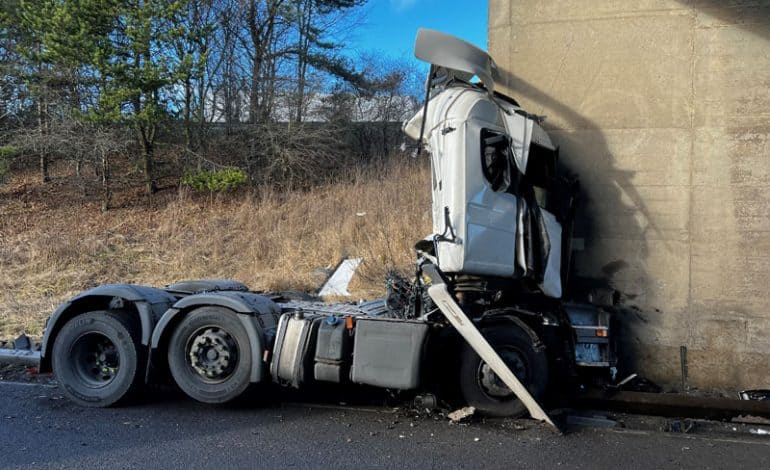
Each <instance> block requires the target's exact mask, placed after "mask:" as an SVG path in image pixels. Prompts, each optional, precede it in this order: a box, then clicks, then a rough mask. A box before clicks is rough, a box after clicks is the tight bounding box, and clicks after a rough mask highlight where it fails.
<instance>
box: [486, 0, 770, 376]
mask: <svg viewBox="0 0 770 470" xmlns="http://www.w3.org/2000/svg"><path fill="white" fill-rule="evenodd" d="M489 50H490V53H491V55H492V57H494V58H495V60H496V61H497V63H498V65H499V66H500V68H501V69H502V72H503V73H502V75H503V77H502V78H501V82H502V83H501V84H500V85H501V89H502V90H503V91H504V92H508V93H510V94H511V95H512V96H514V97H516V98H517V99H519V100H520V101H521V103H522V105H523V106H524V107H525V108H526V109H528V110H529V111H531V112H535V113H538V114H545V115H547V116H548V120H547V121H546V127H547V128H548V129H549V130H550V133H551V135H552V136H553V137H554V138H555V139H556V140H557V141H558V143H559V144H560V145H561V149H562V160H563V162H564V163H565V164H566V165H567V166H568V167H570V168H572V169H573V170H574V171H576V172H578V173H579V174H580V176H581V181H582V183H583V188H584V192H585V198H584V201H583V208H582V223H581V224H580V226H579V227H578V232H579V234H578V236H582V237H585V248H584V250H582V251H579V252H577V253H576V254H575V256H576V258H575V268H576V272H577V273H578V274H579V275H581V276H585V277H588V278H591V279H594V280H597V281H599V282H607V283H609V284H611V285H612V286H614V287H615V288H617V289H619V290H620V291H621V292H622V293H623V301H624V304H625V308H624V309H623V312H622V313H621V315H620V320H621V323H622V327H623V341H624V343H623V345H622V347H623V349H624V351H625V352H626V356H628V357H626V359H625V361H626V365H627V367H628V368H632V370H639V371H641V372H643V373H644V374H645V375H647V376H648V377H650V378H652V379H654V380H656V381H659V382H663V383H668V384H673V385H678V384H680V383H681V382H680V381H681V368H680V347H681V346H685V347H686V348H687V362H688V383H689V385H690V386H695V387H701V388H722V389H727V390H734V389H737V388H742V387H763V388H770V1H767V0H759V1H741V0H729V1H727V0H725V1H719V0H712V1H708V0H691V1H684V0H683V1H674V0H639V1H618V0H515V1H514V0H489Z"/></svg>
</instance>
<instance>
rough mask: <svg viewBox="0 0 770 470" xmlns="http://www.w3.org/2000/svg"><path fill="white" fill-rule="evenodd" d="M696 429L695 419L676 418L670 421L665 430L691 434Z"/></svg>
mask: <svg viewBox="0 0 770 470" xmlns="http://www.w3.org/2000/svg"><path fill="white" fill-rule="evenodd" d="M693 430H695V421H694V420H692V419H681V420H680V419H675V420H673V421H670V422H669V423H668V425H667V426H666V428H665V429H664V431H666V432H678V433H683V434H689V433H691V432H693Z"/></svg>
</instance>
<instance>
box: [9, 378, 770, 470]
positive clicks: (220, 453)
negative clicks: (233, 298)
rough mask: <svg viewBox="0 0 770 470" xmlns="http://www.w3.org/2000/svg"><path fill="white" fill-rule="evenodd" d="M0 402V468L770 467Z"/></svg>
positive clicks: (637, 450) (275, 419)
mask: <svg viewBox="0 0 770 470" xmlns="http://www.w3.org/2000/svg"><path fill="white" fill-rule="evenodd" d="M0 396H1V397H2V398H0V466H2V467H4V468H110V469H117V468H186V469H203V468H293V467H298V468H335V469H337V468H404V467H407V468H474V469H480V468H557V467H558V468H588V469H598V468H613V469H615V468H625V469H631V468H683V467H686V468H731V469H732V468H750V469H765V468H770V438H761V437H749V436H732V437H729V436H728V437H715V436H710V435H707V436H690V435H676V434H670V433H663V432H655V431H653V432H647V431H631V430H608V429H591V428H587V429H586V428H584V429H580V430H573V431H571V432H569V433H568V434H567V435H566V436H559V435H556V434H554V433H552V432H551V431H550V430H549V429H547V428H546V427H544V426H541V425H537V424H535V423H533V422H531V421H525V420H522V421H510V420H508V421H496V422H491V423H490V422H487V423H481V422H479V423H472V424H469V425H456V424H450V423H449V422H448V421H447V420H445V419H443V418H437V417H434V418H431V417H427V418H415V417H413V416H412V417H410V416H409V414H408V413H406V412H396V411H394V410H392V409H389V408H384V407H374V408H359V407H353V406H328V405H326V406H325V405H311V404H285V405H278V404H275V403H273V404H268V405H262V406H259V405H253V406H252V405H249V404H242V405H240V406H237V407H232V406H231V407H210V406H205V405H201V404H198V403H194V402H192V401H189V400H187V399H184V398H182V397H179V396H176V395H173V394H171V395H169V394H168V393H160V394H159V395H158V396H155V397H151V398H149V399H147V400H144V401H143V402H141V403H140V404H137V405H133V406H128V407H123V408H113V409H86V408H79V407H77V406H74V405H72V404H71V403H69V402H68V401H67V400H66V399H65V398H63V397H62V396H61V394H60V393H59V391H58V390H57V389H56V388H55V387H51V386H43V385H35V384H13V383H3V382H0ZM258 398H259V397H258V396H255V397H253V399H254V400H255V401H258ZM522 424H523V426H522ZM521 427H524V428H525V429H520V428H521Z"/></svg>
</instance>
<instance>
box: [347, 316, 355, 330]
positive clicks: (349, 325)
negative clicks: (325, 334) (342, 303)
mask: <svg viewBox="0 0 770 470" xmlns="http://www.w3.org/2000/svg"><path fill="white" fill-rule="evenodd" d="M345 328H346V329H348V330H352V329H353V317H345Z"/></svg>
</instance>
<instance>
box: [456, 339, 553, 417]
mask: <svg viewBox="0 0 770 470" xmlns="http://www.w3.org/2000/svg"><path fill="white" fill-rule="evenodd" d="M482 334H483V335H484V338H486V340H487V341H488V342H489V344H490V346H492V348H493V349H494V350H495V352H497V354H499V355H500V358H501V359H502V360H503V362H505V364H506V365H507V366H508V368H510V369H511V372H513V374H514V375H515V376H516V378H517V379H519V381H520V382H521V383H522V385H524V386H525V387H526V388H527V390H528V391H529V393H531V394H532V396H533V397H534V398H535V399H537V398H538V397H539V396H541V395H542V394H543V392H544V391H545V386H546V384H547V382H548V359H547V357H546V355H545V351H543V350H542V349H538V350H536V349H535V345H534V342H533V340H532V338H531V337H530V336H529V335H528V334H527V333H526V332H524V331H522V330H521V328H518V327H515V326H507V325H506V326H498V327H495V328H486V329H484V330H482ZM460 390H461V392H462V395H463V398H465V401H466V402H467V403H468V405H470V406H473V407H474V408H476V409H477V410H478V411H479V412H480V413H481V414H484V415H487V416H509V417H520V416H523V415H525V414H526V413H527V408H526V407H525V406H524V404H523V403H522V402H521V400H519V399H518V398H517V397H516V395H515V394H514V393H513V392H512V391H511V389H509V388H508V386H507V385H505V383H503V381H502V380H500V377H498V376H497V374H495V373H494V371H492V369H491V368H490V367H489V365H487V363H486V362H484V361H483V360H481V358H480V357H479V355H478V354H476V351H474V350H473V348H471V346H470V345H469V344H467V343H465V344H464V345H463V349H462V352H461V358H460Z"/></svg>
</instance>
